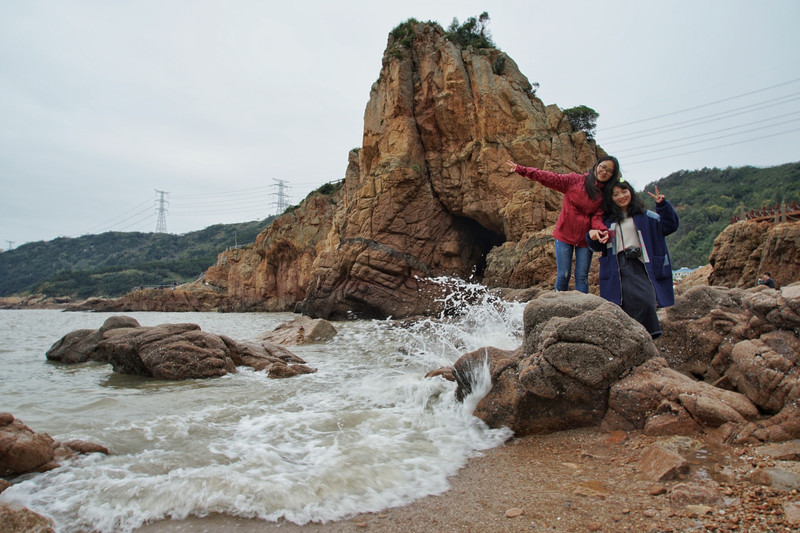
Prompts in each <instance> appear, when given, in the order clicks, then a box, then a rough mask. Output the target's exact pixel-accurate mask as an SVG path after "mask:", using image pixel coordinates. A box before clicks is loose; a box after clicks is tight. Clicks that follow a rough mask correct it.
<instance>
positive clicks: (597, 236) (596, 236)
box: [589, 229, 608, 244]
mask: <svg viewBox="0 0 800 533" xmlns="http://www.w3.org/2000/svg"><path fill="white" fill-rule="evenodd" d="M589 238H590V239H592V240H593V241H597V242H599V243H602V244H605V243H607V242H608V231H603V230H599V229H590V230H589Z"/></svg>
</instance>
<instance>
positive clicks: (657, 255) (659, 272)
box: [586, 200, 678, 307]
mask: <svg viewBox="0 0 800 533" xmlns="http://www.w3.org/2000/svg"><path fill="white" fill-rule="evenodd" d="M603 221H604V222H605V223H606V226H608V229H609V230H610V231H618V230H619V228H618V227H617V223H616V222H614V221H612V220H610V219H609V218H608V217H606V218H604V220H603ZM633 223H634V225H635V226H636V231H637V232H638V233H639V242H640V243H641V244H642V259H643V260H644V264H645V269H646V270H647V275H648V276H649V277H650V281H651V282H652V284H653V288H654V289H655V291H656V302H657V303H658V307H668V306H670V305H674V304H675V291H674V289H673V287H672V260H671V259H670V257H669V250H667V241H666V239H664V237H665V236H667V235H669V234H670V233H674V232H675V230H677V229H678V214H677V213H676V212H675V209H673V208H672V204H671V203H669V201H667V200H664V201H663V202H661V203H660V204H656V212H655V213H654V212H652V211H647V213H643V214H641V215H634V216H633ZM586 243H587V244H588V245H589V248H591V249H592V250H594V251H595V252H601V255H600V296H602V297H603V298H605V299H606V300H608V301H610V302H614V303H615V304H617V305H621V304H622V291H621V289H620V282H619V264H618V263H617V253H618V252H619V251H621V250H617V239H614V238H612V239H609V240H608V242H607V243H606V244H602V243H600V242H597V241H593V240H592V239H590V238H589V235H588V234H587V235H586Z"/></svg>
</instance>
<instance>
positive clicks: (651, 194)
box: [647, 185, 664, 204]
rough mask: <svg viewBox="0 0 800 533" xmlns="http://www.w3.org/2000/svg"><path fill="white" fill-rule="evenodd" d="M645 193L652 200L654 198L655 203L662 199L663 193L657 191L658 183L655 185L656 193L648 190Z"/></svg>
mask: <svg viewBox="0 0 800 533" xmlns="http://www.w3.org/2000/svg"><path fill="white" fill-rule="evenodd" d="M647 194H649V195H650V196H652V197H653V200H655V201H656V203H657V204H660V203H661V202H663V201H664V195H663V194H659V193H658V185H656V193H655V194H653V193H651V192H650V191H647Z"/></svg>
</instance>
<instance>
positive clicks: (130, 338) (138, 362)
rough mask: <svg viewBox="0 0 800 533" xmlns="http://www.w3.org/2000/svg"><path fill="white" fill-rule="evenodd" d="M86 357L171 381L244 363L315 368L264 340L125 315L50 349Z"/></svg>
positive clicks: (60, 356) (283, 373)
mask: <svg viewBox="0 0 800 533" xmlns="http://www.w3.org/2000/svg"><path fill="white" fill-rule="evenodd" d="M323 330H324V327H323ZM73 334H74V335H73ZM320 335H321V334H320ZM87 357H88V358H91V359H92V360H96V361H105V362H109V363H111V366H112V367H113V369H114V371H115V372H119V373H122V374H131V375H138V376H146V377H153V378H158V379H170V380H181V379H198V378H213V377H219V376H224V375H225V374H227V373H230V372H235V371H236V366H243V365H244V366H250V367H252V368H254V369H256V370H266V371H268V372H269V375H270V376H271V377H290V376H293V375H298V374H307V373H310V372H315V371H316V370H315V369H313V368H310V367H307V366H304V365H305V361H304V360H303V359H302V358H300V357H298V356H296V355H295V354H293V353H292V352H290V351H289V350H287V349H286V348H283V347H282V346H279V345H277V344H274V343H271V342H269V341H266V340H252V341H244V342H236V341H235V340H233V339H231V338H229V337H226V336H224V335H215V334H213V333H207V332H204V331H202V330H201V329H200V326H198V325H197V324H161V325H158V326H150V327H142V326H139V325H138V322H137V321H136V320H135V319H133V318H130V317H125V316H117V317H111V318H109V319H108V320H106V322H105V323H104V324H103V326H102V327H101V328H100V329H99V330H78V331H77V332H73V333H70V334H67V335H66V336H64V337H63V338H62V339H61V340H60V341H59V342H57V343H56V344H55V345H54V348H51V350H50V351H49V352H48V358H49V359H52V360H60V361H61V362H79V361H84V360H87V359H86V358H87ZM294 366H297V368H293V367H294ZM273 367H275V368H274V370H273Z"/></svg>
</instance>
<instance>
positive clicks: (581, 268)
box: [555, 239, 592, 293]
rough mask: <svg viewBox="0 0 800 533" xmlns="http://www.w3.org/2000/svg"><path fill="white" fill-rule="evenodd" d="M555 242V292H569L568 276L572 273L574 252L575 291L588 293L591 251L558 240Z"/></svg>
mask: <svg viewBox="0 0 800 533" xmlns="http://www.w3.org/2000/svg"><path fill="white" fill-rule="evenodd" d="M555 241H556V271H557V272H558V278H557V279H556V290H557V291H566V290H569V276H570V273H571V272H572V252H573V251H574V252H575V290H576V291H581V292H584V293H588V292H589V265H591V263H592V251H591V250H590V249H589V248H587V247H585V246H572V245H570V244H567V243H565V242H561V241H559V240H558V239H555Z"/></svg>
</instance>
